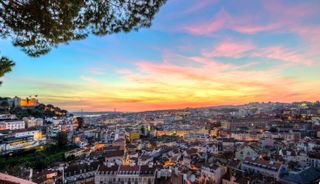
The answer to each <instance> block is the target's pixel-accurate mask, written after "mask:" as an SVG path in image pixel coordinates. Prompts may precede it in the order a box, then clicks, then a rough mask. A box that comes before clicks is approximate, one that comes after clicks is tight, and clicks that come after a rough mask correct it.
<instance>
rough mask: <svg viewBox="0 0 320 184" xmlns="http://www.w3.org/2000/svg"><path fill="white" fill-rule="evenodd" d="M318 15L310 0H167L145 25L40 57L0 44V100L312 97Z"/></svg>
mask: <svg viewBox="0 0 320 184" xmlns="http://www.w3.org/2000/svg"><path fill="white" fill-rule="evenodd" d="M182 2H184V3H182ZM318 17H320V2H319V1H317V0H310V1H307V2H306V1H302V0H283V1H278V0H260V1H256V0H249V1H248V0H246V1H245V3H244V2H241V0H237V1H222V0H203V1H201V2H199V1H196V0H189V1H187V2H186V1H182V0H172V1H168V2H167V4H165V5H164V6H163V8H162V9H161V10H160V12H159V13H158V14H157V15H156V17H155V19H154V20H153V25H152V27H151V28H150V29H142V30H140V31H138V32H131V33H128V34H125V33H120V34H115V35H109V36H105V37H94V36H90V37H89V38H88V39H86V40H83V41H75V42H71V43H70V44H69V45H61V46H59V47H58V48H57V49H53V50H52V51H51V52H50V53H49V54H48V55H45V56H42V57H40V58H30V57H28V56H26V55H25V54H24V53H23V52H22V51H20V50H19V49H18V48H14V47H13V46H12V45H11V43H9V42H8V41H5V40H0V47H1V51H2V52H1V54H3V55H5V56H8V57H10V58H11V59H13V60H14V61H16V67H15V68H14V69H13V72H11V73H9V74H7V75H6V76H5V77H4V78H2V80H3V84H2V86H0V96H10V97H13V96H21V97H27V96H29V95H39V100H40V101H41V102H44V103H51V104H54V105H57V106H60V107H62V108H66V109H67V110H69V111H80V110H81V109H83V110H84V111H113V109H114V108H116V109H117V110H118V111H145V110H160V109H176V108H186V107H202V106H216V105H238V104H245V103H249V102H268V101H273V102H274V101H279V102H294V101H317V100H319V99H320V98H319V94H320V87H319V86H320V80H319V79H320V72H319V71H320V61H319V60H320V59H319V58H320V57H319V56H320V52H319V49H320V20H319V19H318Z"/></svg>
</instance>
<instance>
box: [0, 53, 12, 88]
mask: <svg viewBox="0 0 320 184" xmlns="http://www.w3.org/2000/svg"><path fill="white" fill-rule="evenodd" d="M14 65H15V64H14V63H13V61H11V60H10V59H8V58H6V57H1V58H0V77H3V76H4V74H5V73H8V72H10V71H11V70H12V67H13V66H14ZM1 83H2V82H1V81H0V84H1Z"/></svg>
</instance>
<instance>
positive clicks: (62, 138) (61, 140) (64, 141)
mask: <svg viewBox="0 0 320 184" xmlns="http://www.w3.org/2000/svg"><path fill="white" fill-rule="evenodd" d="M56 141H57V146H58V148H60V149H64V148H65V147H66V146H67V145H68V137H67V133H65V132H59V133H58V135H57V137H56Z"/></svg>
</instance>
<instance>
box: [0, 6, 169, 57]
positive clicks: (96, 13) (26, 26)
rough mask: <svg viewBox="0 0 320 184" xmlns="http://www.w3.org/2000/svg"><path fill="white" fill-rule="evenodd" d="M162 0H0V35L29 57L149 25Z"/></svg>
mask: <svg viewBox="0 0 320 184" xmlns="http://www.w3.org/2000/svg"><path fill="white" fill-rule="evenodd" d="M165 2H166V0H99V1H92V0H26V1H23V0H0V37H1V38H4V39H10V40H11V41H12V43H13V45H14V46H17V47H20V48H21V49H22V50H23V51H24V52H25V53H26V54H28V55H29V56H32V57H38V56H40V55H43V54H46V53H48V52H49V51H50V50H51V48H52V47H56V46H58V45H59V44H61V43H68V42H69V41H72V40H80V39H84V38H86V37H87V36H88V35H89V34H91V33H92V34H94V35H108V34H113V33H118V32H129V31H131V30H138V29H140V28H143V27H150V26H151V21H152V19H153V17H154V15H155V14H156V13H157V12H158V11H159V9H160V7H161V6H162V5H163V4H164V3H165Z"/></svg>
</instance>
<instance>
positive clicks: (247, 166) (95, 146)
mask: <svg viewBox="0 0 320 184" xmlns="http://www.w3.org/2000/svg"><path fill="white" fill-rule="evenodd" d="M0 105H1V112H2V113H1V115H0V118H1V120H0V127H1V128H0V129H1V130H0V153H1V159H0V168H1V172H3V173H2V175H5V176H3V178H7V180H8V181H11V180H13V181H12V182H13V183H14V181H20V180H21V181H23V183H45V184H49V183H79V184H80V183H88V184H89V183H95V184H100V183H126V184H127V183H128V184H129V183H132V184H134V183H145V184H149V183H172V184H179V183H181V184H182V183H199V184H200V183H208V184H209V183H210V184H213V183H222V184H242V183H243V184H244V183H317V182H319V181H320V170H319V169H320V139H319V138H320V102H295V103H278V102H267V103H249V104H245V105H239V106H217V107H203V108H186V109H175V110H161V111H146V112H136V113H130V112H123V113H122V112H105V113H85V112H78V113H74V114H71V113H69V112H67V111H65V110H61V109H59V108H58V107H54V106H52V105H44V104H41V103H40V102H39V101H38V100H37V99H36V97H34V98H30V99H29V98H27V99H22V98H19V97H14V98H1V102H0ZM39 109H42V111H39ZM22 111H23V113H22ZM35 111H38V113H34V112H35ZM49 112H50V113H49ZM21 115H22V116H21ZM3 178H2V179H1V180H4V181H6V179H3ZM10 179H11V180H10ZM18 183H19V182H18Z"/></svg>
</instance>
